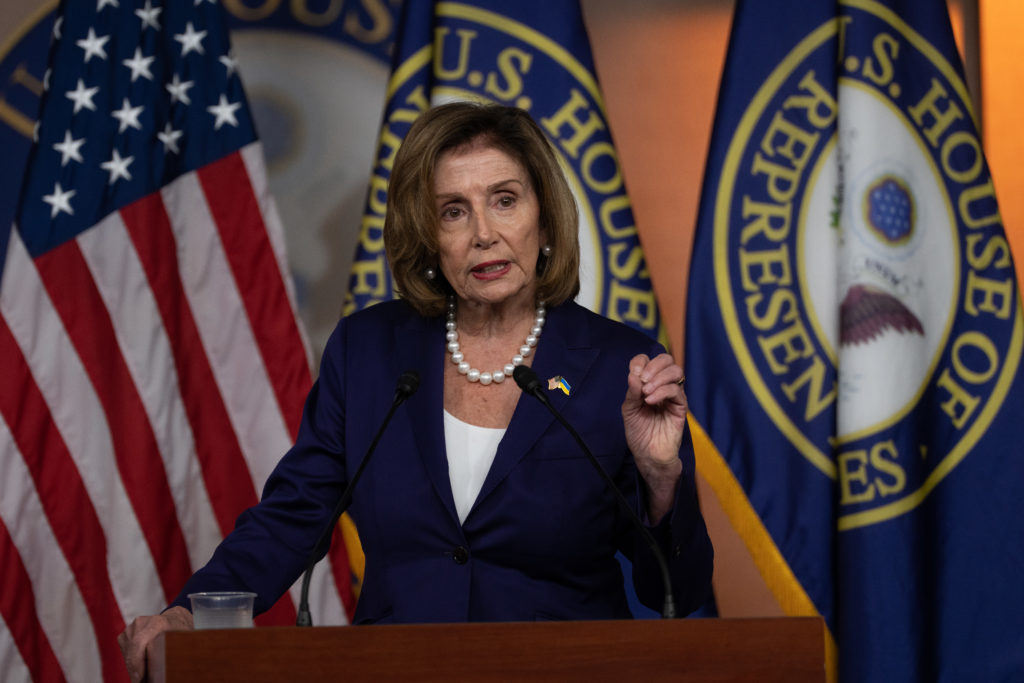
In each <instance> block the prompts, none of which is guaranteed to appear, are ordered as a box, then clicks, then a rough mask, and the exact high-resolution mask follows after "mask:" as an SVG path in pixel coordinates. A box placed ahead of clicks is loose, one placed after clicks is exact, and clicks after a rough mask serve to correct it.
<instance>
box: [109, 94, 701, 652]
mask: <svg viewBox="0 0 1024 683" xmlns="http://www.w3.org/2000/svg"><path fill="white" fill-rule="evenodd" d="M577 220H578V219H577V214H576V207H575V203H574V200H573V197H572V194H571V192H570V190H569V188H568V185H567V183H566V181H565V179H564V177H563V175H562V173H561V171H560V169H559V166H558V162H557V160H556V158H555V156H554V153H553V152H552V150H551V148H550V146H549V145H548V143H547V142H546V139H545V137H544V135H543V133H542V131H541V130H540V129H539V128H538V127H537V125H536V124H535V123H534V122H533V121H532V120H531V119H530V117H529V116H528V115H527V114H526V113H525V112H523V111H521V110H517V109H513V108H507V107H498V106H489V105H478V104H468V103H454V104H448V105H444V106H440V107H437V108H435V109H432V110H430V111H428V112H426V113H424V114H423V115H422V116H421V117H420V118H419V119H418V120H417V122H416V123H415V124H414V125H413V127H412V129H411V130H410V131H409V134H408V136H407V137H406V140H405V142H404V143H403V145H402V147H401V148H400V150H399V152H398V154H397V156H396V158H395V164H394V169H393V171H392V179H391V185H390V188H389V195H388V210H387V217H386V220H385V225H384V240H385V245H386V250H387V255H388V259H389V262H390V264H391V267H392V271H393V273H394V277H395V281H396V285H397V287H398V289H399V291H400V292H401V297H402V298H401V300H399V301H394V302H389V303H383V304H378V305H376V306H374V307H372V308H370V309H367V310H365V311H362V312H360V313H356V314H354V315H351V316H349V317H347V318H345V319H344V320H342V321H341V322H340V323H339V325H338V327H337V329H336V330H335V331H334V333H333V335H332V336H331V339H330V340H329V341H328V344H327V348H326V349H325V352H324V356H323V362H322V366H321V370H320V376H319V379H318V381H317V383H316V385H315V386H314V387H313V389H312V391H311V392H310V395H309V398H308V400H307V403H306V407H305V412H304V415H303V422H302V426H301V428H300V432H299V436H298V439H297V442H296V444H295V446H294V447H293V448H292V449H291V450H290V451H289V452H288V454H286V455H285V457H284V458H283V459H282V461H281V462H280V464H279V465H278V467H277V468H276V469H275V471H274V473H273V474H272V475H271V477H270V479H269V480H268V482H267V485H266V488H265V490H264V494H263V499H262V502H261V503H260V504H259V505H258V506H256V507H254V508H252V509H250V510H248V511H246V512H245V513H244V514H243V515H242V516H241V517H240V518H239V522H238V524H237V526H236V528H235V530H234V531H233V532H232V533H231V534H230V535H229V536H228V537H227V538H226V539H225V540H224V541H223V542H222V543H221V545H220V546H219V547H218V549H217V551H216V552H215V553H214V556H213V558H212V559H211V561H210V562H209V564H207V565H206V566H205V567H204V568H203V569H201V570H199V571H198V572H197V573H196V574H195V575H194V576H193V577H192V578H191V579H190V580H189V582H188V583H187V584H186V586H185V588H184V589H183V590H182V592H181V594H180V595H179V597H178V598H177V600H175V602H174V603H173V606H172V608H171V609H169V610H168V611H166V612H165V613H164V614H163V615H160V616H158V617H142V618H140V619H137V620H136V621H135V622H134V623H133V624H132V625H131V626H129V628H128V629H127V630H126V631H125V633H124V634H122V636H121V642H122V648H123V649H124V650H125V653H126V659H127V660H128V664H129V668H130V669H131V668H133V667H135V670H136V671H137V670H138V668H139V666H140V664H141V661H142V654H143V652H144V648H145V645H146V643H148V642H149V640H151V639H152V638H153V637H154V636H155V634H156V633H158V632H159V631H161V630H165V629H167V628H170V627H190V626H191V615H190V614H189V612H188V611H187V610H186V609H185V606H186V602H185V600H186V598H185V596H186V595H187V594H188V593H189V592H193V591H198V590H241V589H244V590H251V591H254V592H256V593H257V594H258V597H257V599H256V609H257V611H262V610H265V609H267V608H268V607H270V606H271V605H272V604H273V603H274V602H275V601H276V600H277V599H278V597H279V596H280V595H281V594H282V593H284V591H285V590H286V589H287V588H288V587H289V586H290V585H291V584H292V583H293V582H294V581H295V580H296V578H297V577H298V576H299V575H300V574H301V572H302V570H303V568H304V567H305V564H306V561H307V558H308V555H309V553H310V552H311V550H312V548H313V546H314V544H315V542H316V540H317V537H318V536H319V535H320V532H321V530H322V528H323V527H324V525H325V524H326V523H327V521H328V520H329V518H330V514H331V511H332V509H333V507H334V505H335V501H337V500H338V498H339V496H340V494H341V491H342V489H343V488H344V485H345V483H346V481H347V475H348V474H349V473H351V472H354V471H355V468H356V467H357V466H358V464H359V462H360V460H361V458H362V457H363V454H364V453H365V452H366V450H367V446H368V445H369V442H370V440H371V438H372V437H373V434H374V430H376V428H377V426H378V425H379V424H380V423H381V421H382V419H383V416H384V414H385V413H386V412H387V410H388V408H389V407H390V405H391V400H392V397H393V390H394V381H395V378H397V377H398V376H399V374H400V373H401V372H402V371H404V370H407V369H414V370H417V371H418V372H419V373H420V375H421V376H422V381H421V387H420V389H419V391H418V392H417V393H416V394H414V395H413V396H412V397H411V398H410V399H409V400H408V401H407V402H406V403H405V404H404V405H403V406H402V408H401V409H400V410H399V411H398V412H397V413H396V414H395V417H394V419H393V420H392V422H391V424H390V425H389V427H388V429H387V431H386V432H385V434H384V437H383V439H382V440H381V442H380V444H379V446H378V447H377V453H376V455H375V456H374V460H373V461H372V462H371V463H370V464H369V466H368V467H367V469H366V470H365V473H364V475H363V478H362V479H361V480H360V481H359V484H358V487H357V488H356V490H355V496H354V500H353V503H352V506H351V508H350V510H349V512H350V514H351V515H352V517H353V519H354V520H355V522H356V525H357V526H358V528H359V530H360V537H361V540H362V542H363V548H364V551H365V553H366V570H365V578H364V582H363V587H362V592H361V595H360V599H359V603H358V606H357V609H356V615H355V619H354V621H355V623H388V622H430V621H467V620H470V621H473V620H503V621H511V620H533V619H547V618H554V619H600V618H613V617H629V616H630V613H629V609H628V606H627V603H626V598H625V594H624V589H623V580H622V575H621V572H620V569H619V565H618V563H617V561H616V559H615V553H616V551H618V550H621V551H623V552H624V553H625V554H626V555H627V556H629V557H630V558H631V559H632V560H633V563H634V580H635V583H636V587H637V592H638V596H639V597H640V598H641V600H643V601H644V602H646V603H648V604H651V605H652V606H655V607H658V606H660V605H661V601H662V585H661V578H660V576H659V574H658V573H657V568H656V567H655V566H654V564H653V559H652V557H651V555H650V552H649V550H648V549H647V548H646V546H645V544H644V543H643V541H642V540H640V538H639V536H638V534H636V532H635V531H634V530H633V529H632V527H631V526H630V523H629V521H628V519H627V517H626V516H625V515H624V514H623V512H622V511H621V510H620V509H619V507H618V505H617V502H616V499H615V497H614V496H613V494H612V492H610V491H609V490H608V489H607V487H606V485H605V483H604V481H603V480H602V478H601V477H599V476H598V474H597V473H596V472H595V471H594V470H593V469H592V467H591V466H590V465H589V464H588V462H587V461H586V460H585V459H584V455H583V453H582V452H581V451H580V450H579V447H578V446H577V444H576V443H575V441H574V440H573V438H572V436H570V435H569V434H568V433H567V432H566V431H565V430H564V428H563V427H561V426H560V425H559V424H558V423H557V422H555V421H554V420H553V418H552V417H551V415H550V414H549V413H548V412H547V411H546V410H545V409H544V407H543V406H541V405H540V404H539V403H538V402H537V401H534V400H531V399H530V398H525V399H521V398H520V397H521V393H522V392H521V391H520V390H519V388H518V387H517V386H516V384H515V383H514V382H513V381H511V374H512V369H513V368H514V367H515V365H518V364H525V365H530V366H532V367H533V369H534V370H535V371H536V372H537V373H538V374H539V375H540V377H542V378H550V380H549V386H550V387H551V388H552V391H549V393H550V396H551V401H552V403H553V404H554V405H555V406H556V407H557V408H558V410H559V411H560V412H562V414H563V415H564V416H565V417H566V419H567V420H568V421H569V423H570V424H573V425H574V426H575V427H576V428H577V430H578V431H579V432H580V433H581V434H582V435H583V436H584V439H585V440H586V441H587V442H588V443H589V445H590V447H591V448H592V449H593V450H594V452H595V455H596V456H597V457H598V459H599V461H600V462H601V463H602V465H603V467H604V468H605V469H606V470H607V471H608V472H609V474H611V476H612V477H614V478H615V480H616V482H617V484H618V486H619V488H620V490H622V492H623V493H624V494H625V495H626V496H627V497H628V498H629V499H630V501H631V503H632V504H633V505H634V507H635V509H636V512H637V513H638V514H639V515H640V516H641V517H643V518H645V519H646V520H647V521H648V522H649V523H650V524H651V530H652V533H653V534H654V535H655V537H656V538H657V539H658V541H659V543H660V544H661V545H662V546H663V548H664V552H665V554H666V556H668V558H669V562H670V565H671V574H672V578H673V588H674V592H675V598H676V602H677V604H679V606H680V608H681V609H680V611H682V612H684V613H688V612H690V611H692V610H693V609H694V608H696V607H697V606H698V605H700V604H701V603H702V602H703V601H704V599H705V598H706V597H707V595H708V594H709V590H710V578H711V561H712V550H711V545H710V542H709V540H708V537H707V532H706V530H705V527H704V521H703V519H702V518H701V515H700V511H699V508H698V506H697V498H696V492H695V486H694V461H693V453H692V449H691V447H690V445H689V443H688V440H687V442H686V443H685V444H684V437H685V417H686V400H685V397H684V395H683V391H682V388H681V386H680V384H681V380H682V370H681V369H680V368H679V366H678V365H676V364H675V363H674V362H673V360H672V358H671V356H669V355H668V354H666V353H664V351H663V349H662V348H661V347H660V346H659V345H658V344H656V343H654V342H652V341H651V340H649V339H647V338H646V337H645V336H643V335H642V334H640V333H638V332H635V331H633V330H630V329H629V328H627V327H625V326H623V325H621V324H619V323H614V322H611V321H609V320H606V319H604V318H602V317H600V316H598V315H596V314H594V313H591V312H589V311H587V310H585V309H583V308H582V307H580V306H578V305H577V304H575V303H573V302H572V298H573V297H574V296H575V295H576V293H577V292H578V290H579V276H578V269H579V244H578V239H577V230H578V226H577ZM623 395H624V396H625V398H624V399H623V398H622V397H623Z"/></svg>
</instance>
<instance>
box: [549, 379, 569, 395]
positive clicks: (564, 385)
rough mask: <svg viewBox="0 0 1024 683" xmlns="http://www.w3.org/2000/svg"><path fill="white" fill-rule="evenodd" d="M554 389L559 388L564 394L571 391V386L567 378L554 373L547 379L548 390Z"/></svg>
mask: <svg viewBox="0 0 1024 683" xmlns="http://www.w3.org/2000/svg"><path fill="white" fill-rule="evenodd" d="M555 389H561V390H562V392H563V393H565V395H566V396H568V395H569V392H570V391H572V387H571V386H569V382H568V380H566V379H565V378H564V377H562V376H561V375H555V376H554V377H552V378H551V379H549V380H548V391H554V390H555Z"/></svg>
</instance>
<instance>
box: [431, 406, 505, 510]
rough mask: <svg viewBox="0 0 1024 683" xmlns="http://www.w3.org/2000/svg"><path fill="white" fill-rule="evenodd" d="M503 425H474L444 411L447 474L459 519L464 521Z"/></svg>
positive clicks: (499, 437) (503, 434)
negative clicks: (496, 426)
mask: <svg viewBox="0 0 1024 683" xmlns="http://www.w3.org/2000/svg"><path fill="white" fill-rule="evenodd" d="M503 436H505V430H504V429H495V428H493V427H478V426H476V425H472V424H469V423H468V422H463V421H462V420H460V419H459V418H457V417H455V416H454V415H452V414H451V413H449V412H448V411H447V410H446V411H444V444H445V449H446V451H447V453H448V478H449V479H450V481H451V484H452V496H454V498H455V511H456V512H458V513H459V523H460V524H461V523H462V522H465V521H466V516H467V515H469V510H470V508H472V507H473V503H475V502H476V497H477V496H478V495H480V488H481V487H482V486H483V485H484V479H486V478H487V472H488V471H489V470H490V469H491V463H492V462H494V455H495V454H496V453H497V452H498V443H499V442H500V441H501V437H503Z"/></svg>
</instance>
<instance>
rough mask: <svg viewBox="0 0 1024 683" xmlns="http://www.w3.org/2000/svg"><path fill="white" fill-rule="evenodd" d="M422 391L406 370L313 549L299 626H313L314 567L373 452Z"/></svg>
mask: <svg viewBox="0 0 1024 683" xmlns="http://www.w3.org/2000/svg"><path fill="white" fill-rule="evenodd" d="M419 387H420V375H419V373H418V372H416V371H415V370H406V371H405V372H403V373H402V376H401V377H399V378H398V386H397V387H395V397H394V399H392V401H391V408H390V410H388V414H387V415H385V416H384V421H383V422H382V423H381V425H380V429H378V430H377V435H376V436H374V437H373V441H372V442H370V447H369V448H367V449H366V455H364V456H363V460H362V462H360V463H359V467H358V468H357V469H356V473H355V474H353V475H352V478H351V479H349V481H348V486H346V487H345V492H344V493H342V494H341V498H339V499H338V504H337V505H336V506H335V507H334V514H332V515H331V522H330V524H328V525H327V528H325V529H324V531H323V533H322V534H320V538H319V539H318V540H317V542H316V545H315V546H314V547H313V552H312V553H310V555H309V562H308V563H307V564H306V573H305V574H303V575H302V591H301V593H300V596H299V611H298V615H296V617H295V625H296V626H312V625H313V617H312V616H311V615H310V613H309V581H310V579H312V578H313V567H314V566H315V565H316V563H317V562H318V561H319V559H320V557H321V556H322V555H324V554H326V553H327V549H328V547H329V546H330V544H331V535H332V534H333V533H334V527H335V526H336V525H337V524H338V520H339V519H341V515H342V513H343V512H345V508H347V507H348V504H349V503H351V502H352V491H353V489H355V486H356V482H358V481H359V477H361V476H362V475H363V470H364V469H366V464H367V463H368V462H370V456H371V455H373V450H374V449H375V448H376V447H377V442H378V441H380V437H381V436H382V435H383V434H384V428H385V427H387V426H388V423H389V422H391V416H392V415H394V414H395V410H397V409H398V406H400V405H402V403H403V402H404V401H405V399H407V398H409V397H410V396H412V395H413V394H414V393H416V390H417V389H419Z"/></svg>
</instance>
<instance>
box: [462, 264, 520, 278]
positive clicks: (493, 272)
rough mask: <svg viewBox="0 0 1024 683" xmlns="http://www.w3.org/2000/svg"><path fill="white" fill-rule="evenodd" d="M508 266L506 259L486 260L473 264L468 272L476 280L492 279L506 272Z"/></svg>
mask: <svg viewBox="0 0 1024 683" xmlns="http://www.w3.org/2000/svg"><path fill="white" fill-rule="evenodd" d="M509 268H510V265H509V262H508V261H487V262H486V263H479V264H477V265H475V266H473V267H472V268H471V269H470V271H469V272H470V273H472V275H473V277H475V278H476V279H478V280H493V279H494V278H498V277H501V276H502V275H504V274H505V273H507V272H508V271H509Z"/></svg>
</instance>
